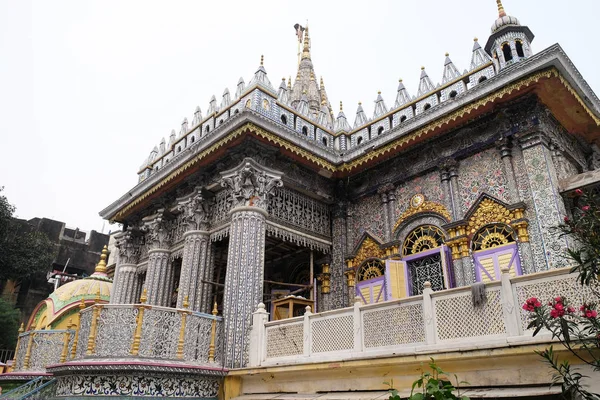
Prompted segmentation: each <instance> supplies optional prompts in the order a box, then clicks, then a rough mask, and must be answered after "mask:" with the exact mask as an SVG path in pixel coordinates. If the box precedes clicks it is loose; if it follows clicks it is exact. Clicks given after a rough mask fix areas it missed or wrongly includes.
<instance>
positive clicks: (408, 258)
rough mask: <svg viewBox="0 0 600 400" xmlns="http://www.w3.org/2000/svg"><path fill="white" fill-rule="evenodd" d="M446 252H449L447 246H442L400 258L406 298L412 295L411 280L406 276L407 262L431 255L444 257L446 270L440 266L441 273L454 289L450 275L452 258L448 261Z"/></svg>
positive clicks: (451, 274) (452, 276)
mask: <svg viewBox="0 0 600 400" xmlns="http://www.w3.org/2000/svg"><path fill="white" fill-rule="evenodd" d="M448 250H449V249H448V246H446V245H444V244H443V245H441V246H440V247H436V248H435V249H431V250H425V251H422V252H420V253H417V254H412V255H410V256H406V257H403V258H402V262H403V263H404V282H405V286H406V295H407V296H412V295H413V294H412V293H413V288H412V279H410V276H409V274H408V261H412V260H416V259H420V258H423V257H427V256H430V255H433V254H439V255H440V258H441V257H446V268H444V267H443V266H442V272H443V273H444V274H445V276H447V277H448V286H450V287H454V274H453V273H452V264H451V259H452V257H450V260H448V254H449V253H448ZM444 283H445V281H444ZM447 289H448V288H447Z"/></svg>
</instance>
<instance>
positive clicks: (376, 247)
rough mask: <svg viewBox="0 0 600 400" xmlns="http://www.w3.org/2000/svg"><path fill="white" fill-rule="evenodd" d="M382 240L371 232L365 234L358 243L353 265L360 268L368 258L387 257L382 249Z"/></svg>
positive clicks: (354, 252) (353, 252)
mask: <svg viewBox="0 0 600 400" xmlns="http://www.w3.org/2000/svg"><path fill="white" fill-rule="evenodd" d="M381 242H382V241H381V240H380V239H379V238H377V237H376V236H375V235H373V234H371V233H370V232H367V231H366V232H364V233H363V234H362V236H361V238H360V240H359V241H358V243H357V245H356V247H355V248H354V251H352V254H354V256H353V257H352V265H353V266H354V267H355V268H358V267H359V266H360V265H361V264H362V262H363V261H365V260H366V259H368V258H379V259H382V258H384V257H385V251H383V250H382V249H381Z"/></svg>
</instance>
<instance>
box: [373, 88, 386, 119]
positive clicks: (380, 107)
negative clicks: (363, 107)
mask: <svg viewBox="0 0 600 400" xmlns="http://www.w3.org/2000/svg"><path fill="white" fill-rule="evenodd" d="M387 111H388V110H387V107H386V106H385V102H384V101H383V97H381V92H377V99H376V100H375V111H374V112H373V119H375V118H377V117H380V116H382V115H383V114H385V113H386V112H387Z"/></svg>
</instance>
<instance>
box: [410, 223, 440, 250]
mask: <svg viewBox="0 0 600 400" xmlns="http://www.w3.org/2000/svg"><path fill="white" fill-rule="evenodd" d="M443 243H444V233H443V232H442V230H441V229H440V228H438V227H437V226H433V225H423V226H420V227H418V228H417V229H415V230H413V231H412V232H411V233H409V234H408V236H407V237H406V239H405V240H404V245H403V246H402V255H404V256H408V255H411V254H417V253H420V252H422V251H426V250H431V249H435V248H436V247H439V246H441V245H442V244H443Z"/></svg>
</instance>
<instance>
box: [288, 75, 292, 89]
mask: <svg viewBox="0 0 600 400" xmlns="http://www.w3.org/2000/svg"><path fill="white" fill-rule="evenodd" d="M288 90H292V77H291V76H290V77H289V78H288Z"/></svg>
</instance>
